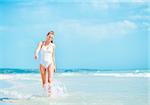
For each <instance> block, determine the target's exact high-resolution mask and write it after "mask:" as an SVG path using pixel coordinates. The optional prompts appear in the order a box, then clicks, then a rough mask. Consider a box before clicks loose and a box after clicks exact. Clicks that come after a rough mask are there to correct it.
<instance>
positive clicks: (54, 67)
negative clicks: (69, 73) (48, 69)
mask: <svg viewBox="0 0 150 105" xmlns="http://www.w3.org/2000/svg"><path fill="white" fill-rule="evenodd" d="M53 69H54V72H56V66H55V64H53Z"/></svg>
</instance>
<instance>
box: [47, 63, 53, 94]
mask: <svg viewBox="0 0 150 105" xmlns="http://www.w3.org/2000/svg"><path fill="white" fill-rule="evenodd" d="M53 74H54V67H53V66H52V65H49V66H48V92H49V93H51V85H52V80H53Z"/></svg>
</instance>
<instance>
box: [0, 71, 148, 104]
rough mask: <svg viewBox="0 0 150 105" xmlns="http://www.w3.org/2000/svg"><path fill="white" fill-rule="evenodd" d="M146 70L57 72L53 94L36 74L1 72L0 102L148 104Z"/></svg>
mask: <svg viewBox="0 0 150 105" xmlns="http://www.w3.org/2000/svg"><path fill="white" fill-rule="evenodd" d="M149 86H150V83H149V73H116V72H115V73H56V74H55V78H54V81H53V85H52V94H51V96H49V97H48V96H47V90H46V91H43V89H42V87H41V77H40V74H38V73H30V74H26V73H22V74H0V105H3V104H4V105H7V104H8V105H9V104H13V105H40V104H42V105H148V104H149V102H148V100H149V99H150V97H149V96H150V94H149V92H150V89H149Z"/></svg>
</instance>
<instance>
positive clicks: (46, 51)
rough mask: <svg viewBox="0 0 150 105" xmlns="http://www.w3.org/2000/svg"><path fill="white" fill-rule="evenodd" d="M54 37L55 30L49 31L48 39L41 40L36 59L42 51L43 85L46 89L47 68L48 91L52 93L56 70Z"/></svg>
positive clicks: (41, 69)
mask: <svg viewBox="0 0 150 105" xmlns="http://www.w3.org/2000/svg"><path fill="white" fill-rule="evenodd" d="M53 38H54V32H53V31H50V32H48V33H47V37H46V40H45V41H41V42H39V44H38V46H37V48H36V51H35V59H36V60H37V59H38V53H39V51H40V53H41V60H40V73H41V77H42V86H43V88H44V89H46V70H47V71H48V93H51V84H52V79H53V74H54V72H55V71H56V66H55V59H54V49H55V44H54V43H53Z"/></svg>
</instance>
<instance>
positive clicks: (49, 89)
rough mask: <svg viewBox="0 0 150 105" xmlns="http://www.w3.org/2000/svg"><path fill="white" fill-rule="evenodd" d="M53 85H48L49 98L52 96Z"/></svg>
mask: <svg viewBox="0 0 150 105" xmlns="http://www.w3.org/2000/svg"><path fill="white" fill-rule="evenodd" d="M51 87H52V86H51V83H48V96H51V94H52V89H51Z"/></svg>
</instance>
